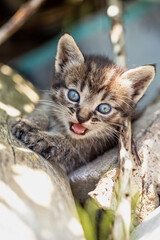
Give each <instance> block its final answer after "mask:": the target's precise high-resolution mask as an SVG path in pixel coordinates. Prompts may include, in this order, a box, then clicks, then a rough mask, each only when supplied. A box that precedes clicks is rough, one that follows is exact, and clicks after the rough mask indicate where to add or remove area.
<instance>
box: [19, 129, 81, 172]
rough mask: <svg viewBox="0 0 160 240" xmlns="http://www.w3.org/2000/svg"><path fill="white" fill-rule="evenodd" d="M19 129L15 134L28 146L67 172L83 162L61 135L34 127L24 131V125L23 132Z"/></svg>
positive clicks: (71, 145) (77, 152)
mask: <svg viewBox="0 0 160 240" xmlns="http://www.w3.org/2000/svg"><path fill="white" fill-rule="evenodd" d="M27 127H28V125H27ZM21 131H22V129H21V130H20V132H19V131H18V132H17V134H16V135H18V137H19V139H20V140H21V141H22V142H24V143H25V145H26V146H27V147H28V148H30V149H32V150H33V151H34V152H36V153H39V154H41V155H42V156H43V157H44V158H45V159H47V160H48V161H50V162H51V163H52V162H55V163H57V164H58V165H59V166H61V167H62V168H63V170H65V171H66V172H67V173H69V172H71V171H72V170H73V169H75V168H77V167H79V166H80V165H82V164H80V163H81V162H83V164H84V160H83V158H82V156H80V154H79V151H78V150H77V149H76V148H75V147H74V146H73V144H72V143H71V141H69V140H68V139H67V138H65V137H64V136H63V135H61V134H53V133H49V132H45V131H40V130H38V129H36V128H30V130H29V131H26V125H24V127H23V131H25V134H24V133H23V134H21Z"/></svg>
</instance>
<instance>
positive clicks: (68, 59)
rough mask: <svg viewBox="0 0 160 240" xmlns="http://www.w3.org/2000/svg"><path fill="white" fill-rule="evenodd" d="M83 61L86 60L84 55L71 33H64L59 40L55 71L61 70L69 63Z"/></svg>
mask: <svg viewBox="0 0 160 240" xmlns="http://www.w3.org/2000/svg"><path fill="white" fill-rule="evenodd" d="M82 62H84V57H83V55H82V53H81V51H80V50H79V48H78V46H77V45H76V43H75V41H74V39H73V38H72V37H71V36H70V35H69V34H67V33H66V34H64V35H63V36H62V37H61V38H60V40H59V42H58V48H57V55H56V61H55V71H56V72H61V71H63V70H64V69H65V68H66V67H67V66H68V65H69V64H76V63H82Z"/></svg>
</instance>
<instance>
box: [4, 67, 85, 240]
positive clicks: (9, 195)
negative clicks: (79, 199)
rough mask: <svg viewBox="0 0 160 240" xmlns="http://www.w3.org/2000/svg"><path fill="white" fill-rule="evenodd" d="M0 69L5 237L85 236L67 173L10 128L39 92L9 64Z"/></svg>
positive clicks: (31, 239)
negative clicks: (27, 146)
mask: <svg viewBox="0 0 160 240" xmlns="http://www.w3.org/2000/svg"><path fill="white" fill-rule="evenodd" d="M0 70H1V73H0V92H1V94H0V215H1V218H0V236H1V239H3V240H9V239H12V240H13V239H16V240H21V239H24V240H40V239H43V240H50V239H52V240H54V239H55V240H57V239H59V240H64V239H66V240H72V239H73V240H74V239H84V238H83V231H82V228H81V225H80V224H79V222H78V220H77V213H76V208H75V203H74V200H73V197H72V193H71V190H70V185H69V181H68V177H67V176H66V175H65V174H64V173H63V171H62V170H61V169H60V168H58V167H57V166H56V165H55V166H51V165H50V164H49V163H48V162H47V161H46V160H45V159H43V158H42V157H41V156H38V155H37V154H36V153H34V152H32V151H31V150H29V149H27V148H26V147H25V146H24V145H23V144H22V143H21V142H19V141H18V140H16V139H15V138H14V137H13V136H12V135H11V132H10V122H11V117H13V116H19V115H20V114H21V112H22V113H23V114H25V113H27V112H29V111H31V110H32V108H33V107H34V104H35V103H36V102H37V101H38V99H39V96H38V94H37V92H36V91H35V89H34V88H33V86H32V85H31V84H30V83H27V82H26V81H25V80H24V79H23V78H22V77H21V76H20V75H18V74H17V73H15V72H14V71H13V70H12V69H10V68H9V67H8V66H4V65H2V66H1V67H0Z"/></svg>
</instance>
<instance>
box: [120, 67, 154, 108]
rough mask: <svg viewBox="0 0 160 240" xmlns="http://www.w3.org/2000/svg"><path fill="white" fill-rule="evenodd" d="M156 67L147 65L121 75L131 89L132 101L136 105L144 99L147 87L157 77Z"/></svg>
mask: <svg viewBox="0 0 160 240" xmlns="http://www.w3.org/2000/svg"><path fill="white" fill-rule="evenodd" d="M155 72H156V69H155V66H154V65H146V66H142V67H137V68H134V69H131V70H128V71H126V72H125V73H123V74H122V75H121V79H122V81H125V82H124V84H127V86H128V87H129V88H130V90H131V91H130V92H131V96H132V100H133V101H134V103H135V104H137V103H138V101H139V100H140V99H141V97H143V95H144V93H145V91H146V90H147V87H148V86H149V84H150V83H151V82H152V80H153V78H154V76H155Z"/></svg>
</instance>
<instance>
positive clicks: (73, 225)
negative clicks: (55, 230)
mask: <svg viewBox="0 0 160 240" xmlns="http://www.w3.org/2000/svg"><path fill="white" fill-rule="evenodd" d="M68 228H69V230H70V231H71V232H72V233H73V234H74V235H75V236H77V237H78V236H79V237H80V236H82V239H84V238H83V230H82V226H81V224H80V223H79V221H78V220H77V219H76V218H73V217H72V218H71V219H70V220H69V223H68ZM78 239H79V238H78Z"/></svg>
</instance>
